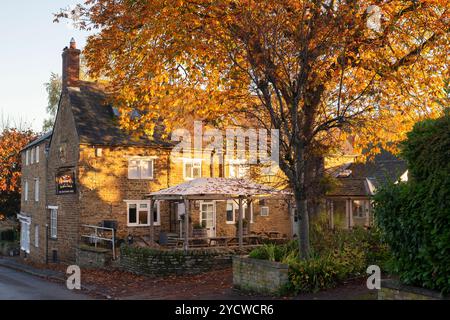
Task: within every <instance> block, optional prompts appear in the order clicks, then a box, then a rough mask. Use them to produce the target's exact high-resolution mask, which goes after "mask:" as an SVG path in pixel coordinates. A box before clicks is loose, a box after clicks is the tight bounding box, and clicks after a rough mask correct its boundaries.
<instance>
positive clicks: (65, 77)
mask: <svg viewBox="0 0 450 320" xmlns="http://www.w3.org/2000/svg"><path fill="white" fill-rule="evenodd" d="M80 54H81V50H78V49H77V44H76V42H75V39H74V38H72V39H71V40H70V46H69V48H67V47H65V48H64V50H63V53H62V60H63V70H62V86H63V89H66V88H67V87H78V86H79V81H80Z"/></svg>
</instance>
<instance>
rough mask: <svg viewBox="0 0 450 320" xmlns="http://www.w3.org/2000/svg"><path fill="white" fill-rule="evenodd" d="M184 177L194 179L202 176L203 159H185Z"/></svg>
mask: <svg viewBox="0 0 450 320" xmlns="http://www.w3.org/2000/svg"><path fill="white" fill-rule="evenodd" d="M183 177H184V179H185V180H192V179H196V178H201V177H202V160H201V159H185V160H184V165H183Z"/></svg>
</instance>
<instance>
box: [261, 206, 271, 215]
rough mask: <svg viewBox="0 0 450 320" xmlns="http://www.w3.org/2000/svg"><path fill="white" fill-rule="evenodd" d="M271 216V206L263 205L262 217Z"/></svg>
mask: <svg viewBox="0 0 450 320" xmlns="http://www.w3.org/2000/svg"><path fill="white" fill-rule="evenodd" d="M268 216H269V207H261V217H268Z"/></svg>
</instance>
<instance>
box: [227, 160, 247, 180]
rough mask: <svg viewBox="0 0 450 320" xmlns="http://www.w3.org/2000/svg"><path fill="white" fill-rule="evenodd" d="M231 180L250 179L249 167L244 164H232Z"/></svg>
mask: <svg viewBox="0 0 450 320" xmlns="http://www.w3.org/2000/svg"><path fill="white" fill-rule="evenodd" d="M229 168H230V174H229V177H230V178H239V179H241V178H245V177H248V173H249V167H248V165H246V164H243V163H231V164H230V167H229Z"/></svg>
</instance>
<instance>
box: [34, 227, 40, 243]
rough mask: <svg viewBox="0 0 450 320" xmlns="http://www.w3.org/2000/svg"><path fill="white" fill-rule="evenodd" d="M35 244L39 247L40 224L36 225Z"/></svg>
mask: <svg viewBox="0 0 450 320" xmlns="http://www.w3.org/2000/svg"><path fill="white" fill-rule="evenodd" d="M34 246H35V247H36V248H39V225H38V224H35V225H34Z"/></svg>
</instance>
